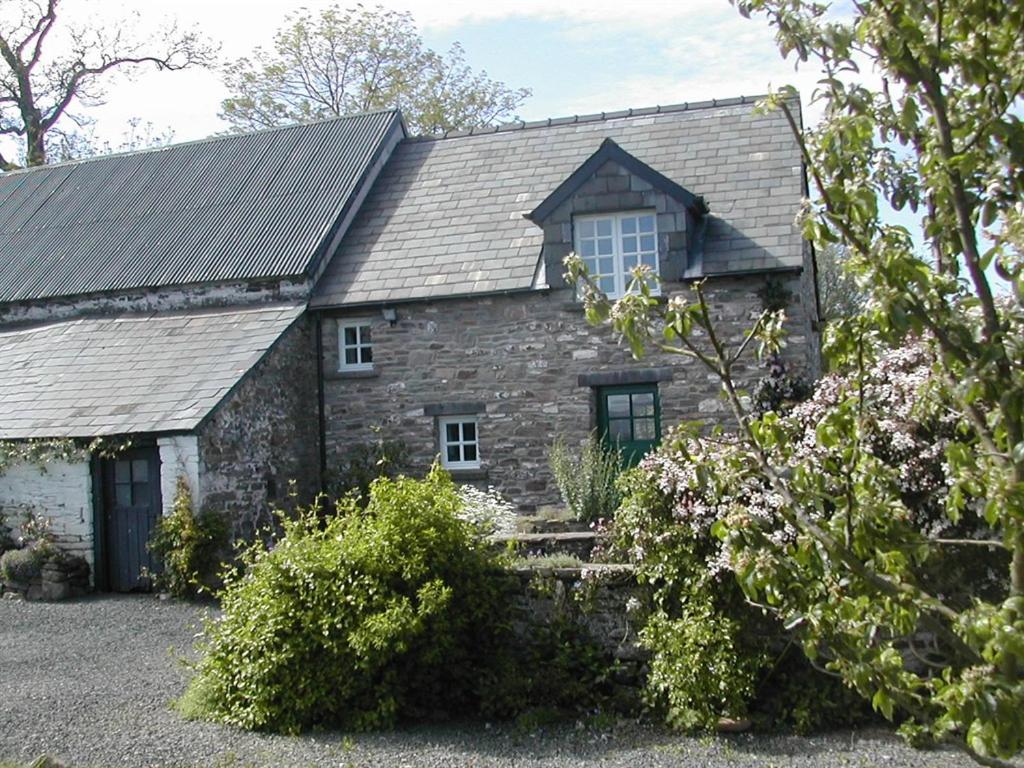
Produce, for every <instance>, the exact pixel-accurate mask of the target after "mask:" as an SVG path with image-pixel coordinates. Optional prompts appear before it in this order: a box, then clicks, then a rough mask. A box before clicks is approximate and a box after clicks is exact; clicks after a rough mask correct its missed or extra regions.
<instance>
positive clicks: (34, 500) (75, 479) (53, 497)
mask: <svg viewBox="0 0 1024 768" xmlns="http://www.w3.org/2000/svg"><path fill="white" fill-rule="evenodd" d="M0 509H2V510H3V512H4V514H5V515H6V516H7V525H8V526H9V527H10V528H11V529H12V530H13V531H14V535H15V536H18V535H19V532H20V531H19V529H20V522H21V520H22V518H23V516H24V514H25V513H26V512H34V513H35V514H36V515H40V516H43V517H47V518H49V520H50V532H51V533H52V534H53V535H54V536H55V537H56V542H57V545H58V546H59V547H60V548H61V549H63V550H65V551H66V552H70V553H71V554H75V555H81V556H82V557H84V558H85V559H86V560H88V561H89V567H90V569H92V566H93V548H92V547H93V530H94V529H93V509H92V475H91V473H90V471H89V460H88V459H84V460H82V461H76V462H66V461H51V462H47V463H46V465H45V467H39V466H37V465H35V464H30V463H26V464H16V465H14V466H11V467H8V468H6V469H5V470H4V471H3V472H0Z"/></svg>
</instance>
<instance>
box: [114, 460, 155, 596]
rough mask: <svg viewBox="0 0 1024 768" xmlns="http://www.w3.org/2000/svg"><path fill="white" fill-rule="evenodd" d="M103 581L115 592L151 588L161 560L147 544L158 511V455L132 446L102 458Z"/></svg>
mask: <svg viewBox="0 0 1024 768" xmlns="http://www.w3.org/2000/svg"><path fill="white" fill-rule="evenodd" d="M103 496H104V508H105V529H106V553H107V581H108V583H109V586H110V589H111V590H113V591H115V592H130V591H132V590H136V589H149V588H150V587H151V586H152V585H151V582H150V578H149V577H148V575H147V574H152V573H156V572H157V570H158V569H159V567H160V564H159V563H158V562H157V561H156V560H155V559H154V558H153V557H151V556H150V553H149V549H148V547H147V546H146V545H147V544H148V543H149V538H150V536H151V535H152V533H153V530H154V528H155V526H156V522H157V520H158V519H159V517H160V514H161V503H160V455H159V453H158V451H157V449H156V448H155V447H152V448H132V449H129V450H127V451H125V452H124V453H122V454H120V455H119V456H117V457H116V458H112V459H104V462H103Z"/></svg>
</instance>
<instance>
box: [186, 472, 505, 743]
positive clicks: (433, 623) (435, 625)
mask: <svg viewBox="0 0 1024 768" xmlns="http://www.w3.org/2000/svg"><path fill="white" fill-rule="evenodd" d="M459 505H460V502H459V497H458V494H457V492H456V489H455V486H454V485H453V483H452V481H451V479H450V478H449V477H448V475H447V474H445V473H444V472H442V471H441V470H440V469H438V468H436V467H435V468H434V470H432V471H431V473H430V474H429V475H428V476H427V478H426V479H424V480H422V481H416V480H411V479H408V478H398V479H395V480H391V479H387V478H381V479H378V480H376V481H374V483H373V484H372V486H371V489H370V501H369V505H368V506H367V508H366V509H365V510H361V509H359V508H358V506H357V505H356V504H355V502H354V501H353V500H352V499H346V500H344V501H342V502H341V503H340V504H339V506H338V509H337V514H333V515H329V516H327V517H326V519H325V518H324V516H323V515H322V514H321V510H319V509H317V508H313V509H309V510H305V511H303V512H301V513H300V514H299V516H298V517H297V518H296V519H282V520H281V525H282V527H283V536H282V537H281V538H280V539H279V540H278V541H277V542H276V543H275V544H274V546H273V547H272V548H270V549H266V548H263V547H261V546H259V545H254V546H253V547H252V548H250V549H249V550H248V551H247V552H245V553H244V555H243V557H242V560H243V563H244V565H245V570H244V573H242V574H240V575H237V576H234V577H229V580H228V583H227V585H226V587H225V589H224V591H223V592H222V595H221V598H222V608H223V617H222V618H221V619H219V620H216V621H210V622H208V623H207V626H206V638H205V641H204V651H205V653H204V655H203V658H202V660H201V661H200V662H199V664H198V668H197V673H196V677H195V679H194V680H193V683H192V688H191V691H192V692H191V693H190V695H189V697H188V699H187V701H188V702H189V704H190V706H191V707H192V709H193V712H194V711H195V710H197V709H198V710H200V711H201V710H204V709H205V713H206V715H207V716H208V717H212V718H214V719H217V720H220V721H223V722H227V723H230V724H233V725H237V726H240V727H243V728H248V729H256V730H273V731H280V732H287V733H294V732H296V731H300V730H302V729H305V728H310V727H313V726H325V727H327V726H342V727H346V728H356V729H362V728H370V727H380V726H388V725H391V724H393V723H394V722H395V721H396V720H397V719H399V718H401V717H415V716H422V715H424V714H429V713H433V712H436V711H448V712H452V711H455V712H458V711H467V710H472V709H473V708H474V707H476V706H478V705H479V699H480V696H479V687H480V681H481V679H482V678H483V676H484V672H483V671H482V670H483V669H484V668H485V667H486V665H487V663H488V660H489V658H490V657H491V656H492V655H493V649H494V648H495V646H496V643H497V641H498V632H497V629H498V628H499V627H500V626H501V611H502V605H504V602H505V601H504V600H503V599H502V592H501V590H502V588H503V587H502V585H503V583H504V582H503V576H502V575H501V572H500V569H498V567H497V563H496V560H495V555H494V554H493V553H492V551H491V549H490V547H488V546H487V545H486V544H485V543H484V542H482V541H481V540H480V539H479V538H478V537H477V536H476V535H475V531H474V529H473V527H472V525H471V524H469V523H467V522H464V521H463V520H461V519H459V517H458V516H457V512H458V510H459Z"/></svg>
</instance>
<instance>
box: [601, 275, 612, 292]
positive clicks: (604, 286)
mask: <svg viewBox="0 0 1024 768" xmlns="http://www.w3.org/2000/svg"><path fill="white" fill-rule="evenodd" d="M597 287H598V288H600V289H601V291H602V292H604V293H608V294H612V293H615V278H614V277H602V278H601V279H600V280H598V281H597Z"/></svg>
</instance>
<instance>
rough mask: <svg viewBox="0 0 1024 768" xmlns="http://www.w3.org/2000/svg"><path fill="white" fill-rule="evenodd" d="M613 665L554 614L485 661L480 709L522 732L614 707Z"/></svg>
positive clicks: (575, 624) (572, 624)
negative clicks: (511, 722) (513, 722)
mask: <svg viewBox="0 0 1024 768" xmlns="http://www.w3.org/2000/svg"><path fill="white" fill-rule="evenodd" d="M614 674H615V664H614V663H613V662H611V661H610V660H609V659H608V658H607V656H606V655H605V654H604V653H603V652H602V651H601V649H600V648H599V647H597V645H596V644H595V643H594V641H593V640H592V639H591V638H590V637H589V636H588V635H587V633H586V630H585V629H584V628H583V627H582V626H581V625H580V624H579V623H578V622H575V621H573V620H572V619H570V618H568V617H565V616H556V617H554V618H552V619H551V620H550V621H549V622H547V623H546V624H543V625H540V626H538V627H537V628H536V629H535V631H533V632H531V634H530V636H529V637H528V638H527V639H525V640H524V641H522V642H517V643H506V644H505V645H504V646H503V647H502V648H501V650H500V652H499V653H497V654H496V655H495V656H494V657H493V658H492V660H491V663H490V664H489V665H488V668H487V670H486V676H485V677H484V679H483V685H482V688H481V693H482V695H481V705H480V711H481V713H482V714H484V715H485V716H488V717H504V718H515V719H516V722H517V723H518V724H519V725H520V727H522V728H523V729H524V730H530V729H532V728H534V727H536V726H539V725H544V724H546V723H549V722H553V721H557V720H562V719H565V718H567V717H574V716H578V715H580V714H582V713H585V712H594V711H595V710H604V709H610V708H615V707H616V706H617V701H616V698H615V686H614V684H613V679H614Z"/></svg>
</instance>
